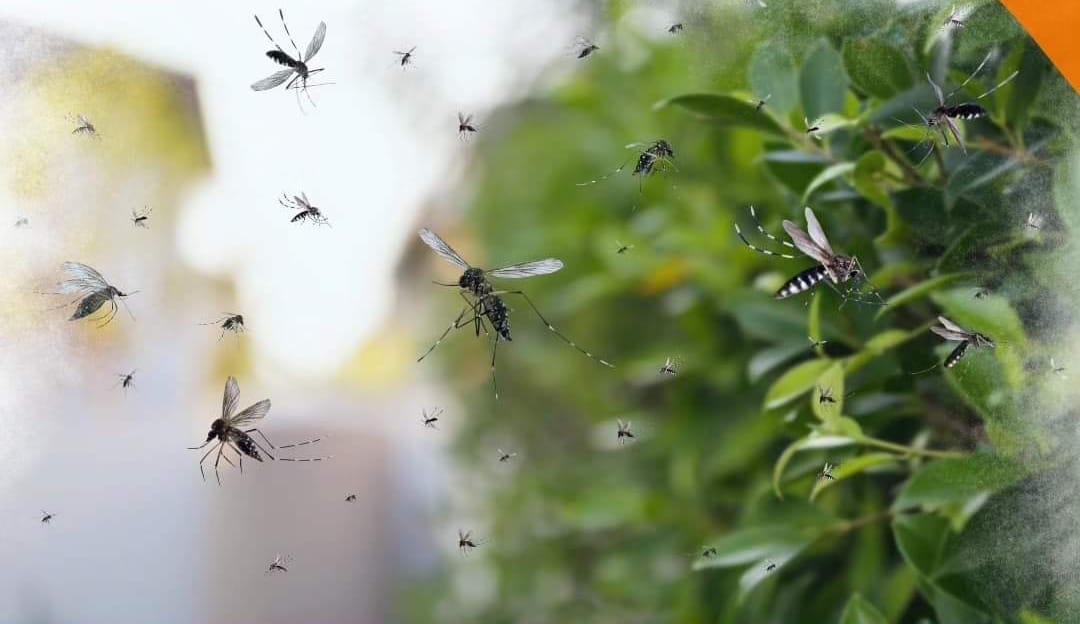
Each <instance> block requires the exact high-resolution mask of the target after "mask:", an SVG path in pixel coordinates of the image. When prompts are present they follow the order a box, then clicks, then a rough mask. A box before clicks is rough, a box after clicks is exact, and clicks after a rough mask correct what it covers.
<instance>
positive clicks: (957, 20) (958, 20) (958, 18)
mask: <svg viewBox="0 0 1080 624" xmlns="http://www.w3.org/2000/svg"><path fill="white" fill-rule="evenodd" d="M964 12H965V11H964V9H961V10H959V11H957V10H956V5H955V4H954V5H953V8H952V12H951V13H949V17H946V18H945V23H944V24H942V25H941V27H942V28H943V29H945V30H948V29H950V28H952V29H959V28H963V27H964V26H966V24H964V21H963V19H962V17H963V16H962V13H964Z"/></svg>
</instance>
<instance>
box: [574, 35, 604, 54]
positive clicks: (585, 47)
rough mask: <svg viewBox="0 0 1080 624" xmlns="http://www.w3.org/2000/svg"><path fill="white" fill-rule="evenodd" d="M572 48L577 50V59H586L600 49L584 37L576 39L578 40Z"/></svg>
mask: <svg viewBox="0 0 1080 624" xmlns="http://www.w3.org/2000/svg"><path fill="white" fill-rule="evenodd" d="M574 46H575V47H576V48H577V57H578V58H579V59H583V58H586V57H588V56H589V55H590V54H592V53H593V52H596V51H598V50H599V49H600V46H598V45H596V44H595V43H593V42H592V41H589V40H588V39H586V38H584V37H578V40H577V41H576V42H575V43H574Z"/></svg>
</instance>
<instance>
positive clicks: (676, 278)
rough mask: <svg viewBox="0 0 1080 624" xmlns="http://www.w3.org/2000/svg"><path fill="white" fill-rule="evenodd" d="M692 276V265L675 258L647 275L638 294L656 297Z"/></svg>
mask: <svg viewBox="0 0 1080 624" xmlns="http://www.w3.org/2000/svg"><path fill="white" fill-rule="evenodd" d="M689 275H690V263H689V262H687V261H686V260H684V259H682V258H674V259H671V260H668V261H667V262H665V263H663V264H661V265H660V266H658V267H657V268H656V270H655V271H653V272H652V273H650V274H649V275H647V276H646V277H645V279H644V281H643V282H642V283H641V286H640V287H639V288H638V292H639V293H640V294H642V295H655V294H657V293H661V292H664V291H667V290H671V289H672V288H673V287H675V286H677V285H679V284H681V283H683V282H684V281H686V278H687V276H689Z"/></svg>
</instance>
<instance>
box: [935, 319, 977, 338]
mask: <svg viewBox="0 0 1080 624" xmlns="http://www.w3.org/2000/svg"><path fill="white" fill-rule="evenodd" d="M938 322H939V323H941V325H933V326H931V327H930V331H932V332H934V333H935V334H937V335H938V336H941V337H942V338H944V339H945V340H967V339H968V338H970V337H971V332H969V331H968V330H966V329H964V328H963V327H960V326H959V325H957V324H956V323H953V322H952V321H950V320H949V319H947V318H945V317H944V316H939V317H938Z"/></svg>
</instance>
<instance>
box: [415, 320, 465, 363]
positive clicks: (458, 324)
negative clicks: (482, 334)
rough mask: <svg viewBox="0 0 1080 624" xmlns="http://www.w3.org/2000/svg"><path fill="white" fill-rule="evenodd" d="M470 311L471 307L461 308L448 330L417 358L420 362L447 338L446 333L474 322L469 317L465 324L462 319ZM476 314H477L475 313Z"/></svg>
mask: <svg viewBox="0 0 1080 624" xmlns="http://www.w3.org/2000/svg"><path fill="white" fill-rule="evenodd" d="M468 311H469V308H463V309H462V310H461V314H459V315H458V317H457V318H456V319H455V320H454V322H453V323H450V325H448V326H447V328H446V331H444V332H443V333H442V335H441V336H439V338H438V340H436V341H435V344H433V345H431V347H430V348H429V349H428V350H427V351H425V352H424V354H423V355H421V356H420V357H419V358H417V360H416V361H417V362H420V361H422V360H423V359H424V358H426V357H427V356H428V355H430V354H431V352H432V351H434V350H435V348H436V347H438V346H439V344H440V343H441V342H442V341H443V340H444V339H445V338H446V335H447V334H449V333H450V332H451V330H454V329H461V328H462V327H465V326H467V325H468V324H469V323H471V322H473V321H472V319H469V320H468V321H467V322H466V323H465V324H462V323H461V319H463V318H465V313H466V312H468ZM474 316H475V314H474Z"/></svg>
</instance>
